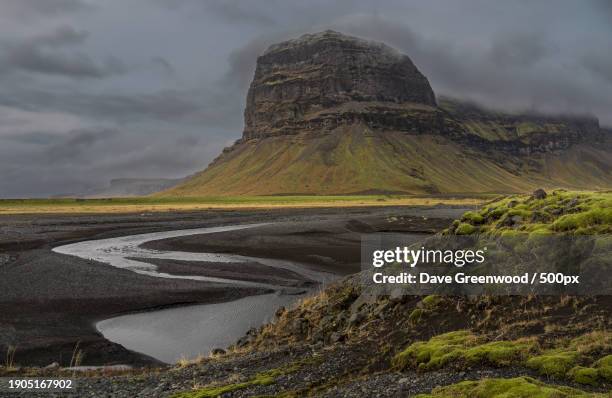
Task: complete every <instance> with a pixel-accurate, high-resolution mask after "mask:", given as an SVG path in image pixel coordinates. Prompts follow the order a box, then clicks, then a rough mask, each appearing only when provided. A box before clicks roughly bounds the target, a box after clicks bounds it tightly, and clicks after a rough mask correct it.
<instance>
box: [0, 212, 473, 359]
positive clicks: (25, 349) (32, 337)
mask: <svg viewBox="0 0 612 398" xmlns="http://www.w3.org/2000/svg"><path fill="white" fill-rule="evenodd" d="M465 210H466V207H465V206H463V207H458V206H431V207H405V206H403V207H385V208H382V207H377V208H373V207H363V208H348V209H347V208H345V209H342V208H336V209H332V208H329V209H284V210H283V209H277V210H250V211H247V210H236V211H206V212H174V213H173V212H167V213H166V212H164V213H138V214H95V215H87V214H84V215H6V216H2V220H1V221H0V254H1V255H0V275H1V278H0V289H1V291H2V295H1V297H0V352H2V353H3V355H4V353H6V352H7V350H8V347H9V346H12V347H15V349H16V351H15V360H14V361H15V364H16V365H17V366H46V365H49V364H51V363H53V362H58V363H59V364H61V365H62V366H67V365H69V363H70V361H71V359H72V356H73V352H74V349H75V346H76V344H77V343H78V347H79V349H80V350H82V352H83V353H84V357H83V361H82V363H81V364H82V365H109V364H130V365H133V366H141V365H146V366H151V365H153V366H155V365H161V364H160V363H159V362H158V361H157V360H155V359H153V358H150V357H147V356H145V355H142V354H139V353H135V352H131V351H129V350H127V349H125V348H124V347H122V346H120V345H118V344H115V343H112V342H110V341H108V340H106V339H105V338H104V337H103V336H102V335H101V334H100V333H99V332H98V331H97V330H96V329H95V327H94V324H95V322H97V321H99V320H102V319H106V318H110V317H112V316H115V315H118V314H124V313H130V312H137V311H147V310H153V309H160V308H164V307H170V306H178V305H188V304H196V303H214V302H222V301H229V300H234V299H237V298H241V297H245V296H249V295H256V294H262V293H265V292H266V290H265V289H261V288H249V287H236V286H228V285H222V284H215V283H210V282H202V281H195V280H180V279H163V278H155V277H150V276H145V275H139V274H136V273H134V272H132V271H129V270H124V269H118V268H114V267H111V266H109V265H106V264H102V263H98V262H95V261H87V260H84V259H80V258H77V257H73V256H67V255H63V254H58V253H54V252H52V248H53V247H56V246H60V245H64V244H68V243H74V242H78V241H84V240H92V239H103V238H111V237H117V236H124V235H132V234H138V233H149V232H157V231H164V230H175V229H187V228H200V227H210V226H223V225H234V224H250V223H262V222H265V223H271V224H269V225H266V226H261V227H257V228H253V229H248V230H243V231H232V232H222V233H215V234H210V235H201V236H199V235H194V236H188V237H182V238H174V239H167V240H162V241H154V242H149V243H147V244H146V246H147V247H150V248H153V249H160V250H179V251H189V252H221V253H235V254H241V255H248V256H253V257H265V258H275V259H287V260H292V261H298V262H301V263H304V264H307V265H309V266H311V267H313V268H316V269H319V270H325V271H328V272H332V273H335V274H339V275H347V274H351V273H354V272H357V271H358V270H359V255H360V251H359V245H360V236H361V234H362V233H371V232H380V231H389V232H390V231H404V232H417V233H433V232H435V231H438V230H441V229H443V228H445V227H447V226H448V225H449V223H450V222H451V220H452V219H453V218H456V217H457V216H458V215H459V214H461V213H462V212H464V211H465ZM150 261H151V262H152V263H154V264H155V265H156V266H158V270H159V271H161V272H169V273H174V274H179V275H181V274H183V275H187V274H189V275H206V276H216V277H224V278H230V279H232V278H237V277H238V276H237V275H236V274H235V272H234V271H232V269H231V267H227V265H224V264H221V263H219V264H207V268H206V270H204V269H203V268H202V267H201V264H198V263H194V262H185V261H176V260H166V261H164V260H150ZM243 265H244V266H245V267H248V270H249V272H247V273H243V272H241V274H240V276H239V277H240V278H241V279H245V275H249V277H248V279H250V280H253V281H259V282H270V283H276V282H278V280H279V278H280V279H283V280H284V281H285V283H287V282H286V281H287V280H289V281H290V282H288V284H290V285H293V286H299V285H301V284H306V281H304V280H303V278H302V277H300V276H299V275H297V274H294V273H292V272H290V271H281V270H271V269H269V268H267V267H266V266H263V265H261V264H256V263H250V264H243ZM292 280H293V281H292ZM291 281H292V282H291Z"/></svg>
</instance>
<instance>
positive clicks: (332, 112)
mask: <svg viewBox="0 0 612 398" xmlns="http://www.w3.org/2000/svg"><path fill="white" fill-rule="evenodd" d="M244 117H245V128H244V132H243V136H242V139H240V140H238V141H237V142H236V143H235V144H234V145H233V146H231V147H228V148H226V149H225V150H224V151H223V153H222V154H221V155H220V156H219V157H218V158H217V159H215V160H214V161H213V162H212V163H211V164H210V165H209V166H208V168H207V169H206V170H204V171H202V172H200V173H197V174H195V175H194V176H192V177H190V178H188V179H187V180H186V181H184V182H183V183H181V184H179V185H178V186H176V187H175V188H173V189H171V190H168V191H166V194H169V195H185V196H188V195H225V194H231V195H243V194H250V195H258V194H266V195H267V194H355V193H458V192H517V191H526V190H531V189H533V188H535V187H540V186H543V187H567V188H609V187H611V186H612V177H611V175H612V173H611V169H612V151H611V150H610V149H612V136H611V134H610V133H609V132H606V131H605V130H603V129H601V128H600V126H599V122H598V121H597V119H595V118H592V117H569V116H550V115H538V114H507V113H502V112H498V111H491V110H487V109H484V108H482V107H480V106H477V105H474V104H469V103H463V102H460V101H456V100H450V99H444V98H441V99H439V100H436V97H435V95H434V92H433V90H432V88H431V86H430V85H429V82H428V81H427V78H426V77H425V76H424V75H423V74H422V73H421V72H420V71H419V70H418V69H417V67H416V66H415V65H414V63H413V62H412V61H411V60H410V58H408V56H406V55H403V54H401V53H399V52H398V51H396V50H394V49H392V48H390V47H388V46H386V45H384V44H381V43H374V42H370V41H366V40H362V39H358V38H355V37H350V36H346V35H343V34H341V33H338V32H334V31H325V32H321V33H317V34H308V35H304V36H302V37H300V38H297V39H294V40H289V41H286V42H283V43H280V44H276V45H273V46H271V47H270V48H269V49H268V50H267V51H265V52H264V53H263V54H262V55H261V56H260V57H259V58H258V60H257V68H256V71H255V76H254V79H253V82H252V83H251V86H250V89H249V92H248V95H247V105H246V109H245V116H244Z"/></svg>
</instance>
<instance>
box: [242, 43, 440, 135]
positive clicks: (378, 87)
mask: <svg viewBox="0 0 612 398" xmlns="http://www.w3.org/2000/svg"><path fill="white" fill-rule="evenodd" d="M405 104H422V105H428V106H432V107H435V106H436V100H435V96H434V93H433V90H432V89H431V86H430V85H429V82H428V81H427V78H425V76H423V75H422V74H421V72H419V70H418V69H417V68H416V66H415V65H414V64H413V63H412V61H411V60H410V58H408V57H407V56H406V55H403V54H400V53H399V52H398V51H396V50H394V49H392V48H390V47H388V46H386V45H384V44H380V43H372V42H368V41H365V40H361V39H357V38H354V37H350V36H345V35H342V34H340V33H337V32H334V31H325V32H322V33H317V34H313V35H304V36H302V37H300V38H299V39H295V40H289V41H286V42H283V43H280V44H276V45H273V46H271V47H270V48H269V49H268V50H267V51H266V52H265V53H264V54H263V55H262V56H260V57H259V59H258V60H257V68H256V70H255V77H254V78H253V82H252V83H251V86H250V88H249V93H248V95H247V105H246V110H245V117H244V119H245V128H244V138H245V139H249V138H256V137H265V136H270V135H275V134H291V133H299V132H300V131H302V130H304V129H315V128H316V129H325V130H331V129H333V128H334V127H337V126H338V125H340V124H347V123H354V122H356V121H365V119H366V118H367V117H368V115H367V113H366V112H365V110H366V109H365V108H366V107H373V108H374V109H375V113H377V114H379V113H381V112H383V111H384V112H387V113H396V114H398V116H399V114H400V113H401V112H402V106H403V105H405ZM381 106H385V108H384V109H381Z"/></svg>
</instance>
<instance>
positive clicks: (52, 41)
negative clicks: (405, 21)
mask: <svg viewBox="0 0 612 398" xmlns="http://www.w3.org/2000/svg"><path fill="white" fill-rule="evenodd" d="M87 36H88V34H87V32H83V31H76V30H75V29H74V28H72V27H70V26H62V27H59V28H57V29H56V30H54V31H52V32H50V33H48V34H45V35H38V36H34V37H29V38H25V39H20V40H8V41H4V42H2V43H1V47H0V71H2V72H4V73H7V72H14V71H24V72H33V73H40V74H48V75H60V76H65V77H69V78H76V79H80V78H103V77H107V76H110V75H114V74H121V73H124V72H125V71H126V67H125V66H124V65H123V63H122V62H121V61H120V60H118V59H117V58H115V57H107V58H106V60H104V62H101V63H97V62H95V61H94V60H93V59H92V58H91V57H90V56H89V55H87V54H84V53H81V52H78V51H76V52H70V53H66V52H62V50H61V47H65V46H73V45H76V44H82V43H83V42H84V41H85V40H86V38H87Z"/></svg>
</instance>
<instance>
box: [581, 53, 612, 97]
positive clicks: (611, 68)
mask: <svg viewBox="0 0 612 398" xmlns="http://www.w3.org/2000/svg"><path fill="white" fill-rule="evenodd" d="M582 62H583V65H584V67H585V68H586V69H587V70H588V71H590V72H591V73H593V74H595V75H598V76H600V77H601V78H603V79H605V80H607V81H608V83H610V84H612V58H611V57H610V55H609V54H603V53H591V54H588V55H585V56H584V57H583V58H582ZM611 89H612V87H611Z"/></svg>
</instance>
